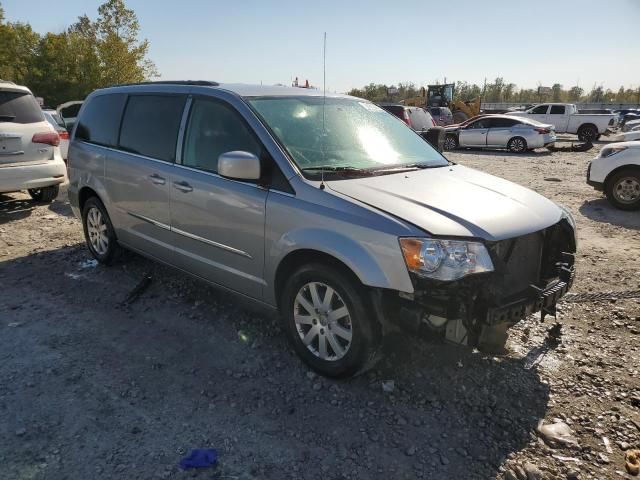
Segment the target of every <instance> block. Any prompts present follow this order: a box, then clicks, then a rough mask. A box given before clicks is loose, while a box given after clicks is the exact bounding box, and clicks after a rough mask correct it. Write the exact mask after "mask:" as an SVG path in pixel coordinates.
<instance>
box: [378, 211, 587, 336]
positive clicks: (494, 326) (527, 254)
mask: <svg viewBox="0 0 640 480" xmlns="http://www.w3.org/2000/svg"><path fill="white" fill-rule="evenodd" d="M487 247H488V248H489V251H490V253H491V256H492V260H493V262H494V266H495V267H496V268H495V271H494V272H491V273H486V274H479V275H475V276H474V275H471V276H468V277H465V278H463V279H460V280H457V281H453V282H442V281H436V280H428V279H417V278H415V279H414V287H415V291H414V293H412V294H405V293H400V294H398V293H397V292H391V291H385V292H382V293H381V294H380V295H379V299H378V301H379V302H380V304H379V305H378V307H379V308H378V309H377V310H378V311H379V312H381V315H382V316H383V317H384V318H383V324H386V325H389V324H394V325H398V326H401V327H404V328H409V329H411V330H420V329H424V328H426V329H428V330H431V331H432V332H437V333H439V334H440V335H441V336H443V337H444V338H445V339H447V340H449V341H451V342H454V343H459V344H463V345H468V346H470V347H483V346H489V348H488V349H492V348H494V347H496V346H498V345H500V344H501V345H504V341H506V331H507V329H508V328H509V327H511V326H513V325H515V324H516V323H518V322H519V321H520V320H522V319H523V318H526V317H527V316H529V315H532V314H534V313H536V312H540V315H541V319H542V320H544V318H545V316H546V315H555V313H556V305H557V303H558V302H559V301H560V299H561V298H562V297H563V296H564V295H565V294H566V293H567V292H568V291H569V289H570V288H571V285H572V284H573V279H574V276H575V251H576V248H575V234H574V231H573V229H572V228H571V226H570V225H569V224H568V222H566V220H562V221H561V222H559V223H558V224H556V225H553V226H552V227H549V228H548V229H545V230H543V231H541V232H535V233H532V234H530V235H525V236H523V237H519V238H516V239H510V240H506V241H502V242H496V243H494V244H488V245H487Z"/></svg>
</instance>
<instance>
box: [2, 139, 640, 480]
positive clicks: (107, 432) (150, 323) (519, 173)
mask: <svg viewBox="0 0 640 480" xmlns="http://www.w3.org/2000/svg"><path fill="white" fill-rule="evenodd" d="M594 155H595V150H593V151H591V152H586V153H553V154H551V153H549V152H547V151H545V150H539V151H536V152H532V153H528V154H524V155H510V154H507V153H501V152H483V151H459V152H455V153H451V154H449V155H448V156H449V157H450V158H451V159H452V160H453V161H456V162H459V163H462V164H464V165H468V166H471V167H475V168H478V169H481V170H484V171H487V172H489V173H493V174H496V175H500V176H502V177H505V178H507V179H509V180H512V181H514V182H517V183H520V184H522V185H525V186H527V187H530V188H532V189H534V190H536V191H538V192H540V193H542V194H543V195H546V196H548V197H549V198H551V199H553V200H555V201H558V202H560V203H563V204H564V205H566V206H568V207H569V208H570V209H571V210H572V211H573V212H574V215H575V217H576V220H577V222H578V228H579V242H580V243H579V256H578V261H577V264H578V276H577V280H576V282H575V285H574V289H573V291H574V292H602V291H609V290H616V291H619V290H624V291H626V290H639V289H640V234H639V233H638V231H639V230H640V213H638V212H635V213H630V212H620V211H616V210H613V209H612V208H611V207H610V206H609V205H608V204H607V202H606V201H605V200H604V199H603V198H602V197H601V195H600V194H599V193H598V192H595V191H593V190H592V189H591V187H589V186H587V185H586V184H585V179H584V177H585V171H586V164H587V162H588V160H589V159H590V158H591V157H593V156H594ZM147 274H148V275H151V277H152V279H153V280H152V282H151V285H150V286H149V288H148V289H147V290H146V291H145V292H144V293H143V294H142V295H141V296H140V298H139V299H137V300H136V301H135V302H132V303H131V304H125V303H124V300H125V299H126V298H127V296H128V294H129V292H131V290H132V289H134V288H135V286H136V285H137V284H138V283H139V282H140V280H141V279H142V278H144V276H145V275H147ZM0 282H1V285H2V288H1V289H0V478H2V479H81V478H87V479H88V478H100V479H122V478H136V479H146V478H177V479H181V478H202V479H204V478H206V479H211V478H217V479H319V478H322V479H328V480H333V479H347V478H348V479H374V478H376V479H377V478H380V479H413V478H429V479H473V478H478V479H480V478H482V479H495V478H497V479H504V478H506V479H510V480H511V479H516V478H519V479H522V480H524V479H526V477H527V475H529V479H536V478H549V479H552V478H557V479H565V478H567V479H573V478H580V479H588V478H592V479H609V478H611V479H612V478H616V479H618V478H627V477H628V478H632V477H630V476H628V475H627V474H626V473H625V467H624V450H625V449H628V448H633V447H640V391H639V386H640V374H639V369H640V362H639V358H640V355H639V353H640V352H639V342H638V340H639V339H640V299H628V300H617V301H611V300H610V301H604V302H597V303H564V304H563V305H562V309H561V313H560V314H559V316H558V320H559V321H560V322H561V324H562V325H563V327H562V335H561V337H560V340H559V341H555V342H554V341H552V340H551V339H550V337H549V335H548V333H547V330H548V329H549V328H550V327H551V325H552V324H553V322H554V320H553V319H547V321H546V322H545V323H540V322H539V317H532V318H530V319H527V320H526V321H524V322H522V323H521V324H519V325H518V326H517V327H516V328H514V329H513V330H512V334H511V337H510V340H509V345H508V346H509V350H510V353H509V354H508V355H506V356H503V357H492V356H488V355H485V354H482V353H478V352H472V351H468V350H466V349H464V348H460V347H456V346H449V345H446V344H442V343H439V342H437V341H433V340H428V339H423V338H412V337H411V336H408V335H402V334H396V335H394V336H392V337H390V338H388V341H387V344H386V345H385V353H386V354H385V357H384V359H383V360H382V361H381V362H380V363H379V364H378V365H377V367H376V369H375V370H374V371H372V372H369V373H368V374H366V375H363V376H361V377H358V378H355V379H351V380H346V381H330V380H327V379H324V378H320V377H317V376H316V375H315V374H313V373H312V372H310V371H309V370H308V369H307V368H305V367H304V366H303V364H302V363H301V362H300V361H299V360H298V359H297V357H296V356H295V355H294V353H293V352H292V350H291V349H290V348H289V346H288V345H287V343H286V341H285V339H284V335H283V333H282V331H281V328H280V326H279V324H278V320H277V318H275V317H274V316H272V315H268V314H265V313H264V312H259V311H255V310H249V309H247V307H243V306H241V305H240V304H239V303H238V302H237V300H235V299H234V298H233V297H230V296H227V295H226V294H223V293H220V292H219V291H217V290H215V289H213V288H211V287H209V286H208V285H206V284H203V283H200V282H197V281H195V280H192V279H191V278H188V277H186V276H184V275H182V274H180V273H177V272H175V271H173V270H170V269H168V268H164V267H161V266H158V265H156V264H153V263H152V262H150V261H147V260H145V259H143V258H141V257H139V256H137V255H134V254H127V255H126V256H125V258H124V259H123V261H121V262H119V263H118V264H117V265H115V266H113V267H109V268H105V267H102V266H96V265H95V264H94V263H93V262H92V261H91V260H90V257H89V255H88V252H87V250H86V249H85V247H84V245H83V239H82V233H81V225H80V223H79V222H78V221H77V220H76V219H75V218H73V217H72V216H71V211H70V208H69V205H68V202H67V199H66V195H65V193H64V192H62V193H61V195H60V196H59V198H58V199H57V200H56V201H55V202H54V203H53V204H51V205H35V204H34V203H32V202H31V201H29V199H28V196H27V195H25V194H18V193H16V194H10V195H0ZM391 381H392V382H393V383H391ZM383 384H384V385H385V387H386V388H383ZM541 421H544V422H545V423H554V422H559V421H562V422H563V423H565V424H567V425H568V427H569V428H570V430H571V435H572V437H570V438H569V440H570V441H569V443H565V444H564V445H555V446H550V445H548V444H547V443H545V442H544V441H543V439H542V436H541V434H539V433H537V431H536V429H537V427H538V424H539V423H540V422H541ZM605 439H606V440H605ZM202 447H212V448H216V449H217V450H218V453H219V456H220V463H219V465H218V466H217V467H216V468H215V469H205V470H202V471H200V472H197V473H191V472H182V471H180V470H179V468H178V467H177V463H178V461H179V459H180V458H181V457H182V456H184V454H185V452H188V451H190V450H191V449H192V448H202Z"/></svg>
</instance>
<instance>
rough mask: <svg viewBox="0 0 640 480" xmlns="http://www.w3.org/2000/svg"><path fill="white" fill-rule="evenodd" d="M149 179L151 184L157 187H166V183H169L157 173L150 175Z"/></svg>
mask: <svg viewBox="0 0 640 480" xmlns="http://www.w3.org/2000/svg"><path fill="white" fill-rule="evenodd" d="M149 178H150V179H151V183H153V184H155V185H164V184H165V183H167V181H166V180H165V179H164V178H163V177H161V176H160V175H158V174H157V173H154V174H153V175H149Z"/></svg>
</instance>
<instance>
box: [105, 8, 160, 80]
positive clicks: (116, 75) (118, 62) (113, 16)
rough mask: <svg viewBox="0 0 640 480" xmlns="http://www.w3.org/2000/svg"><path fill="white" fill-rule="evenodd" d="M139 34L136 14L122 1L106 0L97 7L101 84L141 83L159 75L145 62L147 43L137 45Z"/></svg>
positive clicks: (145, 41) (140, 42)
mask: <svg viewBox="0 0 640 480" xmlns="http://www.w3.org/2000/svg"><path fill="white" fill-rule="evenodd" d="M139 31H140V25H139V23H138V18H137V17H136V14H135V12H134V11H133V10H130V9H128V8H127V7H126V5H125V3H124V1H123V0H108V1H107V2H106V3H103V4H102V5H100V7H99V8H98V20H97V21H96V34H97V35H96V36H97V43H96V44H97V52H98V57H99V58H100V64H101V67H102V75H101V79H100V82H101V84H103V85H111V84H117V83H127V82H141V81H143V80H146V79H148V78H151V77H155V76H157V75H158V73H157V70H156V68H155V65H154V64H153V62H151V61H150V60H149V59H148V58H147V54H148V52H149V41H148V40H146V39H144V40H142V41H139V40H138V33H139Z"/></svg>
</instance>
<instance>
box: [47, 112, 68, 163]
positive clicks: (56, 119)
mask: <svg viewBox="0 0 640 480" xmlns="http://www.w3.org/2000/svg"><path fill="white" fill-rule="evenodd" d="M42 113H44V118H45V119H46V120H47V122H49V123H50V124H51V125H52V126H53V128H55V130H56V132H58V135H59V136H60V153H61V155H62V159H63V160H67V152H68V151H69V132H68V131H67V128H66V126H65V124H64V121H63V120H62V118H60V115H58V112H56V111H55V110H43V111H42Z"/></svg>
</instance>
